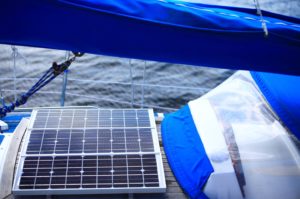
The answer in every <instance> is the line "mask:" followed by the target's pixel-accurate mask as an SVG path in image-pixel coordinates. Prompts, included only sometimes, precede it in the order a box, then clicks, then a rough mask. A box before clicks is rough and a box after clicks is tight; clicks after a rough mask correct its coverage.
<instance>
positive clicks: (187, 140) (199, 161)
mask: <svg viewBox="0 0 300 199" xmlns="http://www.w3.org/2000/svg"><path fill="white" fill-rule="evenodd" d="M162 139H163V145H164V149H165V153H166V156H167V159H168V162H169V165H170V167H171V169H172V171H173V173H174V175H175V177H176V179H177V181H178V183H179V184H180V186H181V187H182V188H183V190H184V191H185V192H186V193H187V194H188V195H189V196H190V197H191V198H195V199H206V198H207V197H206V195H205V194H204V193H203V192H202V188H203V186H204V185H205V183H206V181H207V180H208V178H209V176H210V174H211V173H212V172H213V167H212V165H211V163H210V161H209V159H208V157H207V155H206V152H205V149H204V147H203V143H202V141H201V139H200V137H199V134H198V132H197V129H196V126H195V124H194V121H193V118H192V115H191V112H190V109H189V106H185V107H183V108H182V109H180V110H178V111H177V112H175V113H171V114H167V115H166V116H165V118H164V120H163V122H162Z"/></svg>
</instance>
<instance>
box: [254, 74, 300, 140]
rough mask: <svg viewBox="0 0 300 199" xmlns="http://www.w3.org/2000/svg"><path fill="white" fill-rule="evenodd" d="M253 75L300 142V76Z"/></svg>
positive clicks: (277, 112) (274, 108)
mask: <svg viewBox="0 0 300 199" xmlns="http://www.w3.org/2000/svg"><path fill="white" fill-rule="evenodd" d="M251 75H252V77H253V79H254V80H255V82H256V84H257V85H258V86H259V88H260V90H261V92H262V93H263V95H264V96H265V98H266V100H267V101H268V102H269V104H270V105H271V106H272V108H273V110H274V111H275V112H276V114H277V115H278V116H279V117H280V119H281V120H282V121H283V122H284V125H285V126H286V127H287V128H288V129H289V130H290V132H291V133H293V134H294V135H295V136H296V137H297V138H298V139H299V140H300V86H299V85H300V76H291V75H281V74H272V73H262V72H252V73H251Z"/></svg>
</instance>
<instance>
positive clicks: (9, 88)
mask: <svg viewBox="0 0 300 199" xmlns="http://www.w3.org/2000/svg"><path fill="white" fill-rule="evenodd" d="M18 52H19V53H20V54H21V55H22V56H23V57H24V58H23V57H22V56H20V55H19V56H18V57H17V62H16V65H17V73H16V76H17V81H16V82H17V85H16V88H17V95H18V96H20V95H21V94H22V93H23V92H25V91H26V90H28V89H29V88H30V87H31V85H33V84H34V83H35V82H36V81H37V78H39V77H40V76H41V75H42V74H43V72H44V71H46V70H47V69H48V68H49V67H50V66H51V64H52V62H53V61H57V62H62V61H63V60H64V58H65V51H57V50H48V49H41V48H30V47H18ZM0 60H1V62H0V71H1V73H0V85H1V87H0V89H2V90H3V93H4V96H5V101H6V102H10V101H12V100H13V99H14V95H13V94H14V90H13V89H14V80H13V77H14V73H13V71H14V70H13V60H12V50H11V47H10V46H6V45H1V46H0ZM145 64H146V68H145V75H144V78H145V79H144V82H145V84H146V86H145V87H144V100H142V86H141V85H140V84H143V72H144V66H145ZM130 68H131V69H132V76H133V83H134V84H135V86H134V87H133V89H134V96H133V102H134V104H135V107H138V106H140V105H141V104H142V101H144V104H145V107H147V106H149V107H153V106H154V107H156V106H161V107H168V108H171V109H176V108H179V107H181V106H182V105H184V104H186V103H187V102H188V101H189V100H192V99H195V98H198V97H200V96H201V95H203V94H204V93H206V92H207V91H209V90H210V89H212V88H214V87H215V86H217V85H218V84H219V83H221V82H223V81H224V79H226V78H227V77H228V76H229V75H231V74H232V71H230V70H224V69H212V68H203V67H195V66H185V65H176V64H169V63H158V62H150V61H147V62H146V63H145V61H143V60H131V65H130V64H129V59H123V58H116V57H107V56H99V55H91V54H85V55H84V56H83V57H81V58H78V59H77V61H76V62H75V63H74V64H73V65H72V66H71V67H70V70H69V72H68V79H69V81H68V85H67V95H66V102H65V105H66V106H77V105H80V106H100V107H106V108H108V107H113V108H117V107H118V108H119V107H122V108H126V107H131V102H132V93H131V92H132V87H131V76H130ZM1 78H2V79H1ZM3 78H11V79H6V80H3ZM20 78H28V79H25V80H24V79H20ZM33 78H36V79H33ZM117 82H118V83H117ZM61 83H62V76H60V77H57V79H55V80H54V81H53V82H52V83H51V84H49V85H47V86H46V87H45V88H43V89H42V90H41V91H40V92H39V93H37V94H36V95H35V96H34V97H32V98H31V100H30V101H29V102H28V103H27V104H26V106H28V107H31V106H59V105H60V100H59V99H60V95H61V89H62V85H61ZM155 85H161V86H169V85H172V86H174V87H176V86H178V87H180V88H173V87H167V88H166V87H160V86H155ZM182 87H183V88H182ZM186 87H191V88H186ZM49 92H50V93H49Z"/></svg>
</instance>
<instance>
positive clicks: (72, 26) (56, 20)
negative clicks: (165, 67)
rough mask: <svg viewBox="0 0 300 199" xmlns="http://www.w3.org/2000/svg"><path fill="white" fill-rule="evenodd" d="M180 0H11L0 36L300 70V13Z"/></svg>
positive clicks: (1, 9) (2, 10) (0, 10)
mask: <svg viewBox="0 0 300 199" xmlns="http://www.w3.org/2000/svg"><path fill="white" fill-rule="evenodd" d="M263 16H264V19H265V20H266V24H267V28H268V32H269V36H268V37H264V32H263V29H262V27H261V22H260V17H259V16H258V15H257V14H256V10H255V9H245V8H233V7H223V6H210V5H204V4H196V3H187V2H181V1H176V0H114V1H112V0H26V1H23V0H5V1H2V2H1V6H0V21H1V27H0V43H3V44H16V45H26V46H36V47H46V48H53V49H63V50H72V51H80V52H87V53H94V54H103V55H112V56H120V57H129V58H138V59H147V60H156V61H164V62H171V63H182V64H191V65H201V66H209V67H221V68H230V69H248V70H257V71H271V72H277V73H287V74H294V75H300V70H299V54H300V20H299V19H296V18H292V17H286V16H282V15H278V14H273V13H270V12H265V11H263Z"/></svg>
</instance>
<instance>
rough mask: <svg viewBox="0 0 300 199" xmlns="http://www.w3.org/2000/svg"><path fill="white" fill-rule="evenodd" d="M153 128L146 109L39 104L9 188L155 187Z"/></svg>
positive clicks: (156, 183) (52, 189)
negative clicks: (14, 181)
mask: <svg viewBox="0 0 300 199" xmlns="http://www.w3.org/2000/svg"><path fill="white" fill-rule="evenodd" d="M153 129H155V128H154V127H153V126H151V122H150V117H149V111H148V110H103V109H74V110H73V109H49V110H47V109H40V110H38V111H36V114H35V118H34V120H33V124H32V129H30V134H29V138H28V143H27V148H26V150H25V152H24V154H23V156H22V157H23V158H21V160H22V161H23V167H22V168H21V174H20V177H19V179H20V181H19V184H17V189H15V190H17V192H18V191H20V190H25V189H26V190H33V192H32V193H33V194H36V193H43V194H44V193H45V191H46V192H49V193H51V192H52V191H54V190H69V189H70V190H78V189H79V188H81V189H80V190H84V189H85V188H87V189H97V190H102V189H109V190H111V189H114V190H118V189H120V190H122V192H124V188H125V189H129V188H141V189H145V188H147V187H156V188H160V180H159V178H160V177H159V173H158V167H157V164H158V163H157V157H156V156H157V155H159V154H158V153H157V149H155V145H154V141H153V136H154V135H153V132H152V131H153ZM158 157H160V156H158ZM34 190H36V191H37V190H42V192H34ZM151 190H152V189H151ZM99 192H100V191H99Z"/></svg>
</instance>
